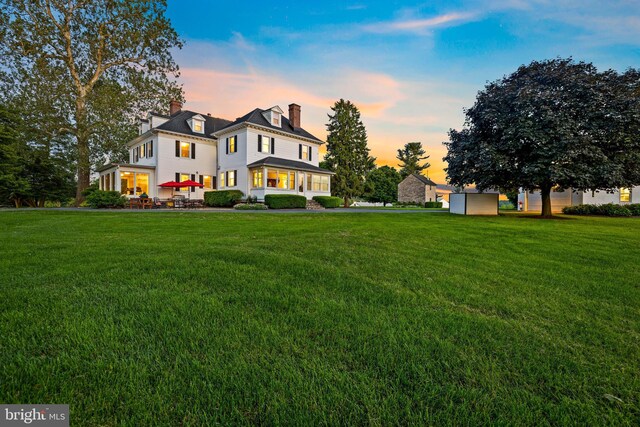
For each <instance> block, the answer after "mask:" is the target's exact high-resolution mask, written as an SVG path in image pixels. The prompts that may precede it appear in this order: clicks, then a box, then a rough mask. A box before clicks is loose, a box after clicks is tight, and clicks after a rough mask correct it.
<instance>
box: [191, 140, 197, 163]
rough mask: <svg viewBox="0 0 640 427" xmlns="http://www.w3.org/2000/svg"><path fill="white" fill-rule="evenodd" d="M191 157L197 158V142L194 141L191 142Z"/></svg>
mask: <svg viewBox="0 0 640 427" xmlns="http://www.w3.org/2000/svg"><path fill="white" fill-rule="evenodd" d="M191 158H192V159H195V158H196V144H195V143H194V142H192V143H191Z"/></svg>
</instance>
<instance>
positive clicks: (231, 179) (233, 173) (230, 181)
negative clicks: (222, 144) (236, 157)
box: [227, 170, 238, 187]
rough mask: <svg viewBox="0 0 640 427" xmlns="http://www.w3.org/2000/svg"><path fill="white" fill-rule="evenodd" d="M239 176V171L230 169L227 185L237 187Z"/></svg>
mask: <svg viewBox="0 0 640 427" xmlns="http://www.w3.org/2000/svg"><path fill="white" fill-rule="evenodd" d="M237 177H238V171H236V170H233V171H228V172H227V187H235V186H236V185H237V182H236V180H237Z"/></svg>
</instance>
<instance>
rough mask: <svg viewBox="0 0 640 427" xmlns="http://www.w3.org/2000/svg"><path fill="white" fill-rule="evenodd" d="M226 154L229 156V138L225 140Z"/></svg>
mask: <svg viewBox="0 0 640 427" xmlns="http://www.w3.org/2000/svg"><path fill="white" fill-rule="evenodd" d="M227 154H229V138H227Z"/></svg>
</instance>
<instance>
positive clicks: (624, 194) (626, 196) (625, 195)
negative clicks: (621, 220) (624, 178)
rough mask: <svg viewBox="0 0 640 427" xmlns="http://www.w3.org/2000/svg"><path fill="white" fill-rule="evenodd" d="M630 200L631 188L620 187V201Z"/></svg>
mask: <svg viewBox="0 0 640 427" xmlns="http://www.w3.org/2000/svg"><path fill="white" fill-rule="evenodd" d="M630 200H631V190H630V189H628V188H621V189H620V201H621V202H628V201H630Z"/></svg>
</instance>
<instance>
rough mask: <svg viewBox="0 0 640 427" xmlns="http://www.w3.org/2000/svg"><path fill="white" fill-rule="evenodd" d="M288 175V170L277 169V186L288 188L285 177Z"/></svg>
mask: <svg viewBox="0 0 640 427" xmlns="http://www.w3.org/2000/svg"><path fill="white" fill-rule="evenodd" d="M288 177H289V173H288V172H283V171H278V188H284V189H286V188H288V187H289V186H288V184H287V181H288V180H287V178H288Z"/></svg>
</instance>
